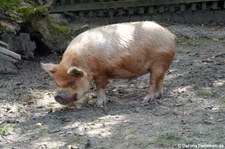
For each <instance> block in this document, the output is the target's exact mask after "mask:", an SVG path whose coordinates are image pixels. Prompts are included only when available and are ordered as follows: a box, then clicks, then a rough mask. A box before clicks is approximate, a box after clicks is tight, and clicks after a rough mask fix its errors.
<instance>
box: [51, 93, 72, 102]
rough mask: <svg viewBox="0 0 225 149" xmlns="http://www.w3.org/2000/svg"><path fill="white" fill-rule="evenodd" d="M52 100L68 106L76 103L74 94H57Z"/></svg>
mask: <svg viewBox="0 0 225 149" xmlns="http://www.w3.org/2000/svg"><path fill="white" fill-rule="evenodd" d="M54 98H55V100H56V101H57V102H58V103H60V104H62V105H68V104H70V103H72V102H74V101H76V94H71V93H68V92H57V93H56V95H55V97H54Z"/></svg>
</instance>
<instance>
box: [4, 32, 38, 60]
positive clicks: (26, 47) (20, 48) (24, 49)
mask: <svg viewBox="0 0 225 149" xmlns="http://www.w3.org/2000/svg"><path fill="white" fill-rule="evenodd" d="M1 37H2V39H3V40H4V41H5V42H6V43H7V44H8V45H9V50H11V51H13V52H16V53H19V54H21V55H22V57H23V58H26V59H28V58H33V57H34V50H35V49H36V44H35V42H33V41H31V40H30V35H29V34H27V33H20V34H19V35H16V34H15V33H14V32H5V33H4V34H3V35H2V36H1Z"/></svg>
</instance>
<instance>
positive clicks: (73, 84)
mask: <svg viewBox="0 0 225 149" xmlns="http://www.w3.org/2000/svg"><path fill="white" fill-rule="evenodd" d="M68 86H69V87H70V88H75V87H76V84H75V81H71V82H68Z"/></svg>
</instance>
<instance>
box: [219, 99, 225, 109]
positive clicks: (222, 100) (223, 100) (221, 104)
mask: <svg viewBox="0 0 225 149" xmlns="http://www.w3.org/2000/svg"><path fill="white" fill-rule="evenodd" d="M220 107H221V108H224V107H225V98H222V99H221V100H220Z"/></svg>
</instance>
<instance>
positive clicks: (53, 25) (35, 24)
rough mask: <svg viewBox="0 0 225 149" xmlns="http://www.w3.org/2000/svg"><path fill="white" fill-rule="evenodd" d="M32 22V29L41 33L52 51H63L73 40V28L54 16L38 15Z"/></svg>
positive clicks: (42, 39) (43, 40)
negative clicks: (40, 16)
mask: <svg viewBox="0 0 225 149" xmlns="http://www.w3.org/2000/svg"><path fill="white" fill-rule="evenodd" d="M31 24H32V30H34V32H35V33H37V32H38V33H39V34H40V35H41V37H39V38H40V39H41V41H42V42H43V43H44V44H45V45H46V46H47V47H48V48H49V49H50V50H51V51H52V52H56V51H59V52H63V51H64V50H65V49H66V46H67V45H68V43H69V41H70V40H71V29H70V28H69V27H67V26H66V25H62V24H60V22H58V20H56V19H54V18H51V17H44V18H43V17H42V18H39V17H37V18H35V19H33V20H32V23H31Z"/></svg>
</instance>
